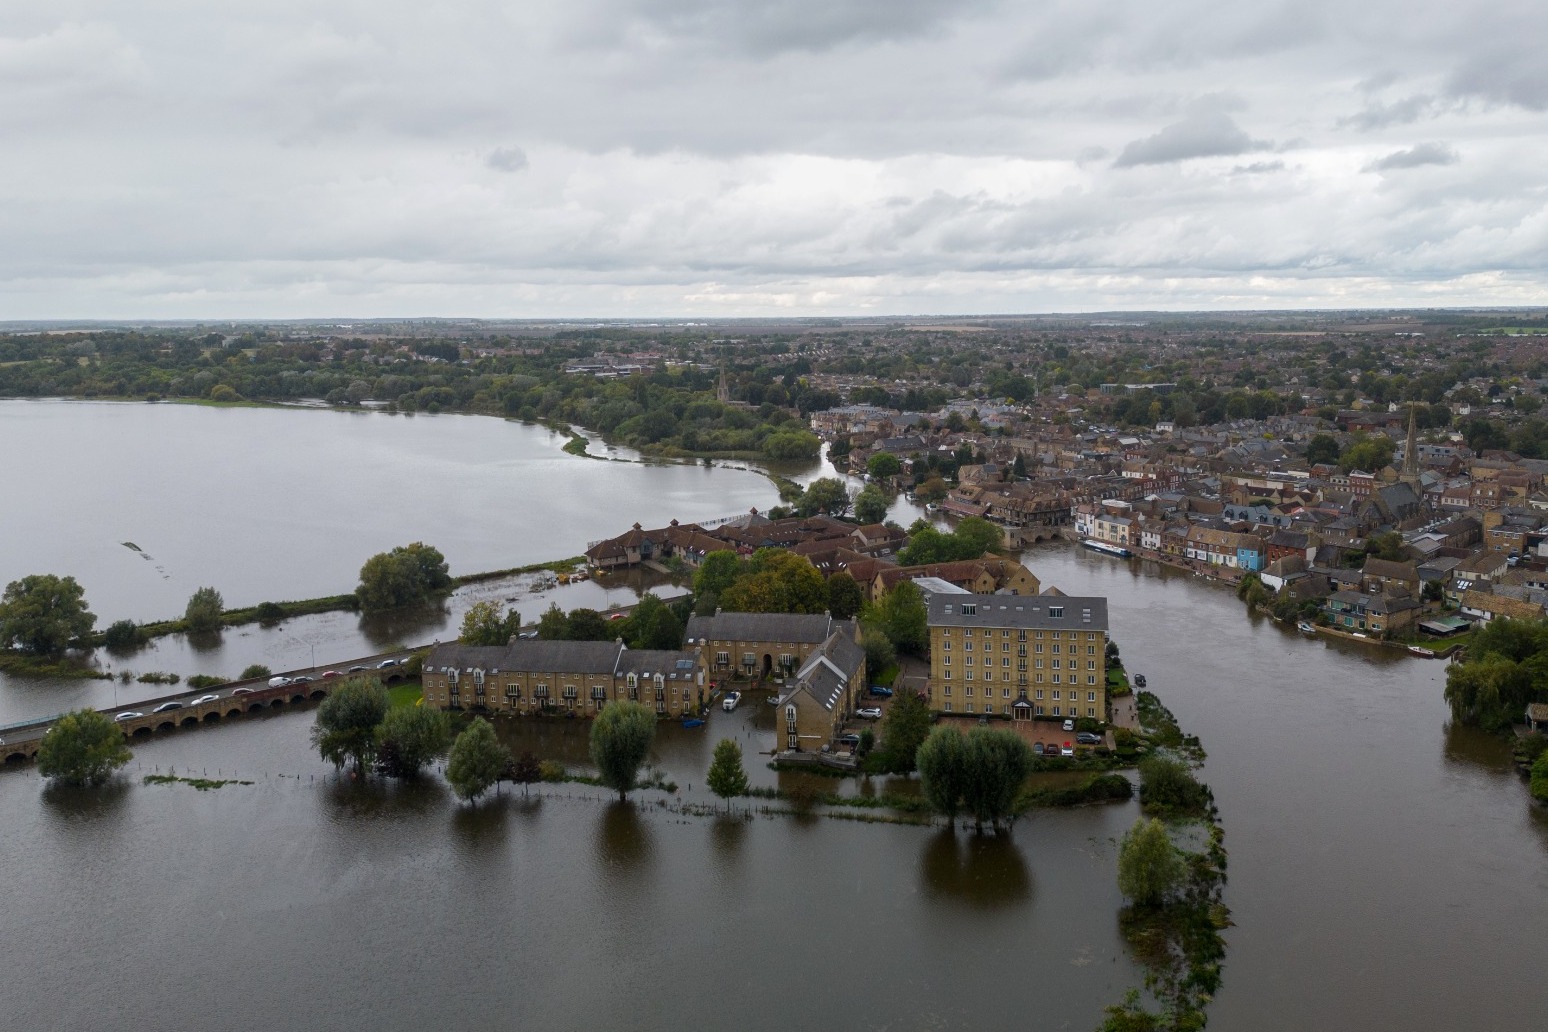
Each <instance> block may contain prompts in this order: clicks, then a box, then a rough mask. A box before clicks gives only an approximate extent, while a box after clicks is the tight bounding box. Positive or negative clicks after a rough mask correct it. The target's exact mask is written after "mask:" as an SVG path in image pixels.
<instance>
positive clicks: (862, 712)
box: [855, 706, 882, 720]
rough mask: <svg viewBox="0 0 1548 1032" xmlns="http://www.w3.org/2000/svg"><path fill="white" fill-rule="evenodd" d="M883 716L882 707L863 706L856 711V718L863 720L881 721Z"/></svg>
mask: <svg viewBox="0 0 1548 1032" xmlns="http://www.w3.org/2000/svg"><path fill="white" fill-rule="evenodd" d="M881 715H882V711H881V707H880V706H862V707H860V708H859V709H857V710H855V716H857V717H859V718H860V719H861V720H880V719H881Z"/></svg>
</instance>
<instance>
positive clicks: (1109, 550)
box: [1080, 538, 1134, 559]
mask: <svg viewBox="0 0 1548 1032" xmlns="http://www.w3.org/2000/svg"><path fill="white" fill-rule="evenodd" d="M1080 543H1081V544H1083V545H1085V546H1086V547H1087V548H1089V549H1091V550H1092V551H1093V552H1101V553H1102V554H1103V555H1116V556H1117V557H1118V558H1120V559H1128V558H1131V557H1132V556H1133V555H1134V553H1133V552H1131V551H1129V550H1128V549H1127V548H1121V547H1119V546H1118V545H1110V544H1108V543H1107V542H1106V541H1096V540H1093V539H1092V538H1081V541H1080Z"/></svg>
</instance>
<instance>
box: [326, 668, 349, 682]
mask: <svg viewBox="0 0 1548 1032" xmlns="http://www.w3.org/2000/svg"><path fill="white" fill-rule="evenodd" d="M343 676H344V675H343V674H341V673H339V672H338V671H337V670H324V671H323V680H324V681H326V680H327V679H328V678H330V677H343Z"/></svg>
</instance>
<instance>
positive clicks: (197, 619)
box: [183, 588, 226, 634]
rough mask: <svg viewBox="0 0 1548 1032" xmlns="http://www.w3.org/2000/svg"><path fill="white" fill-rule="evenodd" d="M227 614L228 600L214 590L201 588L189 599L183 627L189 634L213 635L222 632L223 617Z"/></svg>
mask: <svg viewBox="0 0 1548 1032" xmlns="http://www.w3.org/2000/svg"><path fill="white" fill-rule="evenodd" d="M225 612H226V600H225V599H223V598H221V597H220V592H218V591H216V590H215V589H214V588H200V589H199V590H198V591H195V592H194V593H193V594H192V595H190V596H189V597H188V607H187V608H186V609H184V610H183V626H184V627H186V628H187V629H188V633H189V634H211V633H213V632H215V631H218V630H220V624H221V617H222V616H224V615H225Z"/></svg>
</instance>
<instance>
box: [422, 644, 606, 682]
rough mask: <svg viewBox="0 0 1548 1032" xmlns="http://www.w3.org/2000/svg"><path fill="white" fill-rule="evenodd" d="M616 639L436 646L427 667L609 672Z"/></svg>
mask: <svg viewBox="0 0 1548 1032" xmlns="http://www.w3.org/2000/svg"><path fill="white" fill-rule="evenodd" d="M623 651H625V649H624V645H623V642H619V641H514V642H511V643H510V644H509V645H437V646H436V647H435V648H433V649H431V650H430V656H429V658H427V659H426V660H425V668H426V669H428V670H441V671H444V670H447V669H451V668H455V669H457V670H473V669H479V670H490V671H494V670H536V671H542V672H544V673H555V674H609V675H611V674H612V673H613V671H614V670H615V669H617V666H618V657H619V653H621V652H623Z"/></svg>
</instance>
